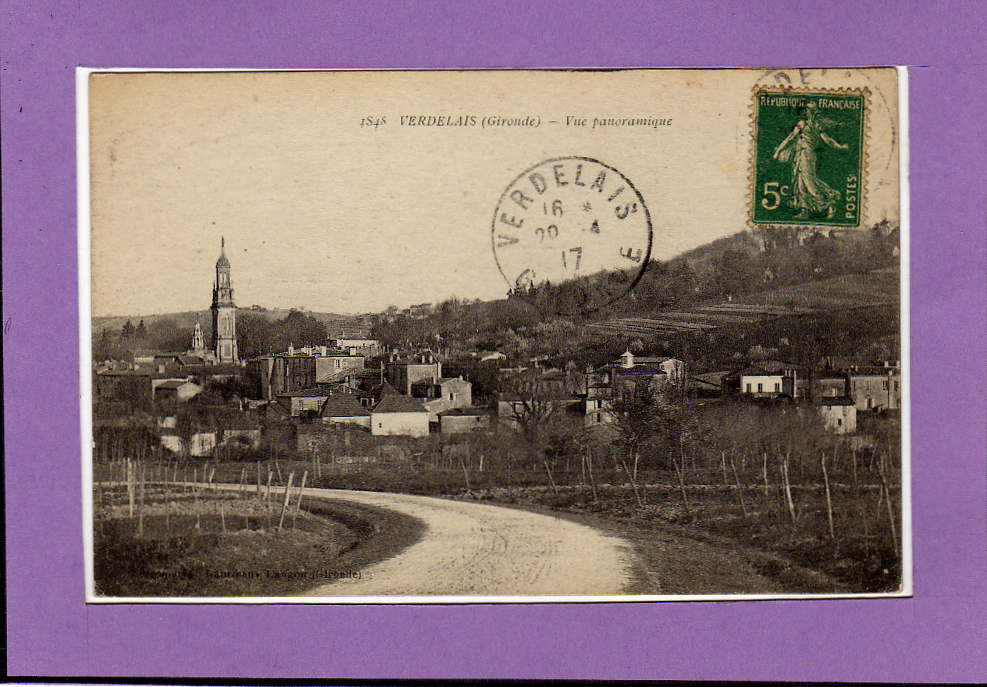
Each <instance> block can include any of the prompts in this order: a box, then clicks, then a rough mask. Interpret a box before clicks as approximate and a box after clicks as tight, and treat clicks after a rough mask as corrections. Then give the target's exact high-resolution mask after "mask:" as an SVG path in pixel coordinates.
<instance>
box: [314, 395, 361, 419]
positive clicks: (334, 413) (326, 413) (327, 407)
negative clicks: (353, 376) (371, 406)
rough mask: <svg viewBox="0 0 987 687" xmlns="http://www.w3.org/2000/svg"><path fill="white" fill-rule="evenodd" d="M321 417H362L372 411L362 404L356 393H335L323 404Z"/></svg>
mask: <svg viewBox="0 0 987 687" xmlns="http://www.w3.org/2000/svg"><path fill="white" fill-rule="evenodd" d="M319 415H320V416H321V417H362V416H366V415H370V411H369V410H367V409H366V408H364V407H363V406H362V405H360V401H359V400H358V399H357V397H356V396H355V395H354V394H333V395H332V396H330V397H329V398H327V399H326V402H325V403H323V404H322V410H321V411H319Z"/></svg>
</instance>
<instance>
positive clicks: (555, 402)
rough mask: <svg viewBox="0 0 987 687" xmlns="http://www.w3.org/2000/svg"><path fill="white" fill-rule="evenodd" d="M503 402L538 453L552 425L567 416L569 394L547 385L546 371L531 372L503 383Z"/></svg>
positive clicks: (527, 370)
mask: <svg viewBox="0 0 987 687" xmlns="http://www.w3.org/2000/svg"><path fill="white" fill-rule="evenodd" d="M503 387H504V391H503V392H502V393H501V396H500V401H501V402H506V403H509V404H510V413H509V416H508V417H510V419H511V420H512V421H513V422H514V424H515V425H516V426H517V428H518V430H519V431H520V432H521V434H522V436H524V438H525V439H526V440H527V441H528V443H529V445H530V446H531V447H532V448H533V449H535V451H537V452H538V453H541V452H542V451H543V449H544V446H543V439H544V438H545V437H546V436H547V434H548V430H549V425H550V424H551V423H554V422H555V421H556V420H559V419H561V416H562V415H563V414H564V412H565V405H566V403H565V399H566V394H565V392H564V390H563V389H562V387H561V386H560V385H557V384H554V383H549V382H547V381H546V380H545V379H544V377H543V375H542V370H540V369H538V368H529V369H526V370H523V371H521V372H517V373H515V374H512V375H510V376H509V377H507V379H505V380H504V383H503Z"/></svg>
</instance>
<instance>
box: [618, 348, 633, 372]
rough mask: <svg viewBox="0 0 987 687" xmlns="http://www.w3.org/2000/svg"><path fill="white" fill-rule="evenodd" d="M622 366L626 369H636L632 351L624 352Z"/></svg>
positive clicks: (621, 357)
mask: <svg viewBox="0 0 987 687" xmlns="http://www.w3.org/2000/svg"><path fill="white" fill-rule="evenodd" d="M620 360H621V362H620V366H621V367H622V368H624V369H628V368H631V367H634V354H633V353H631V352H630V351H624V352H623V354H622V355H621V356H620Z"/></svg>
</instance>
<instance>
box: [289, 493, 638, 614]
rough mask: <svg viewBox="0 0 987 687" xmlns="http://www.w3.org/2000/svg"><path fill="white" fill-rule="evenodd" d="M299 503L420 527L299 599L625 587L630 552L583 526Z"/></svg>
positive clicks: (383, 503)
mask: <svg viewBox="0 0 987 687" xmlns="http://www.w3.org/2000/svg"><path fill="white" fill-rule="evenodd" d="M305 494H306V496H312V497H322V498H332V499H342V500H348V501H355V502H358V503H365V504H369V505H372V506H379V507H382V508H390V509H392V510H395V511H399V512H401V513H405V514H407V515H410V516H412V517H415V518H418V519H420V520H422V521H423V522H424V523H425V524H426V525H427V530H426V532H425V535H424V536H423V537H422V539H421V541H419V542H418V543H416V544H413V545H411V546H410V547H408V548H407V549H405V550H404V551H403V552H401V553H400V554H398V555H397V556H395V557H394V558H391V559H388V560H385V561H381V562H380V563H376V564H374V565H371V566H369V567H366V568H364V569H363V570H361V571H360V578H359V579H355V578H343V579H338V580H334V581H333V582H330V583H328V584H324V585H322V586H319V587H317V588H315V589H312V590H309V591H308V592H305V593H304V594H303V595H302V596H393V595H400V596H459V595H483V596H486V595H489V596H500V595H523V596H528V595H552V596H556V595H586V594H589V595H609V594H620V593H622V591H623V590H624V588H625V586H626V585H627V583H628V581H629V576H628V573H627V569H628V568H629V566H630V563H631V561H632V559H633V555H634V554H633V551H632V549H631V546H630V545H629V544H628V543H627V542H625V541H623V540H621V539H617V538H615V537H610V536H607V535H605V534H603V533H601V532H599V531H597V530H594V529H592V528H590V527H587V526H585V525H580V524H577V523H573V522H568V521H566V520H561V519H559V518H555V517H552V516H548V515H539V514H536V513H529V512H525V511H521V510H514V509H511V508H503V507H497V506H489V505H484V504H477V503H467V502H460V501H451V500H446V499H439V498H430V497H426V496H409V495H404V494H388V493H377V492H361V491H346V490H339V489H306V490H305Z"/></svg>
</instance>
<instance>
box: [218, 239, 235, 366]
mask: <svg viewBox="0 0 987 687" xmlns="http://www.w3.org/2000/svg"><path fill="white" fill-rule="evenodd" d="M219 246H220V249H219V260H217V261H216V283H215V284H214V285H213V289H212V350H213V353H214V354H215V356H216V362H217V363H235V362H237V361H238V360H239V359H240V356H239V354H238V352H237V348H236V305H235V304H234V303H233V283H232V282H231V281H230V261H229V260H228V259H227V257H226V239H225V238H221V239H220V244H219Z"/></svg>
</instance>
